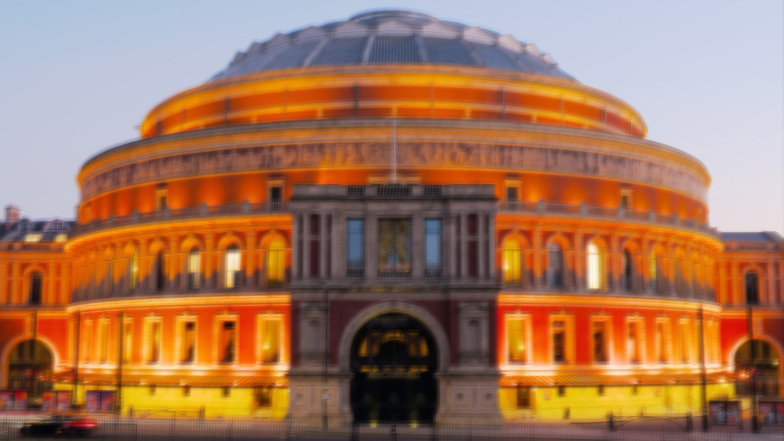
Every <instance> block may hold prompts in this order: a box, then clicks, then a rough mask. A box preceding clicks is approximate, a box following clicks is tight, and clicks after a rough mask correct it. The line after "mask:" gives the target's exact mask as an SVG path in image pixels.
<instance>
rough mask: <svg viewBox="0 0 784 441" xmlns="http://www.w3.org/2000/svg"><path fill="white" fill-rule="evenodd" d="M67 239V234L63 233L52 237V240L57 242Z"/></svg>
mask: <svg viewBox="0 0 784 441" xmlns="http://www.w3.org/2000/svg"><path fill="white" fill-rule="evenodd" d="M67 240H68V235H67V234H65V233H59V234H57V235H56V236H55V237H54V241H55V242H57V243H62V242H65V241H67Z"/></svg>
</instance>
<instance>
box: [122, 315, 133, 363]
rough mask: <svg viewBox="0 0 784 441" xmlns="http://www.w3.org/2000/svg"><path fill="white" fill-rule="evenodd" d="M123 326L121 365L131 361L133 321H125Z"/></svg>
mask: <svg viewBox="0 0 784 441" xmlns="http://www.w3.org/2000/svg"><path fill="white" fill-rule="evenodd" d="M123 326H124V328H123V363H130V362H131V360H132V359H133V321H131V320H130V319H129V320H126V321H125V323H124V324H123Z"/></svg>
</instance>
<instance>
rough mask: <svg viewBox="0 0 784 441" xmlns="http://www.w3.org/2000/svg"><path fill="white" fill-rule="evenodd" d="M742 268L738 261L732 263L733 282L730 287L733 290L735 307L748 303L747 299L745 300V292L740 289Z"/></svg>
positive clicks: (731, 291)
mask: <svg viewBox="0 0 784 441" xmlns="http://www.w3.org/2000/svg"><path fill="white" fill-rule="evenodd" d="M739 279H740V268H739V264H738V261H737V260H733V261H732V279H731V280H732V282H731V284H730V286H731V287H732V289H731V290H730V296H731V297H732V304H733V305H743V304H745V303H746V299H744V298H743V291H742V290H741V289H740V288H741V284H740V280H739Z"/></svg>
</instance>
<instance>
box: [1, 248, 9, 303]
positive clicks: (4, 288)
mask: <svg viewBox="0 0 784 441" xmlns="http://www.w3.org/2000/svg"><path fill="white" fill-rule="evenodd" d="M8 303H10V301H9V298H8V263H6V261H5V259H0V304H3V305H5V304H8Z"/></svg>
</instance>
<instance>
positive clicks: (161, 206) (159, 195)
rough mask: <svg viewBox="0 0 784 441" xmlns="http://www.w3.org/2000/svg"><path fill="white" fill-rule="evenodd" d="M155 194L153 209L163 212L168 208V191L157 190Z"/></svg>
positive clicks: (165, 189)
mask: <svg viewBox="0 0 784 441" xmlns="http://www.w3.org/2000/svg"><path fill="white" fill-rule="evenodd" d="M155 193H156V194H155V208H156V209H157V210H165V209H166V207H168V206H169V189H167V188H159V189H158V190H156V192H155Z"/></svg>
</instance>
